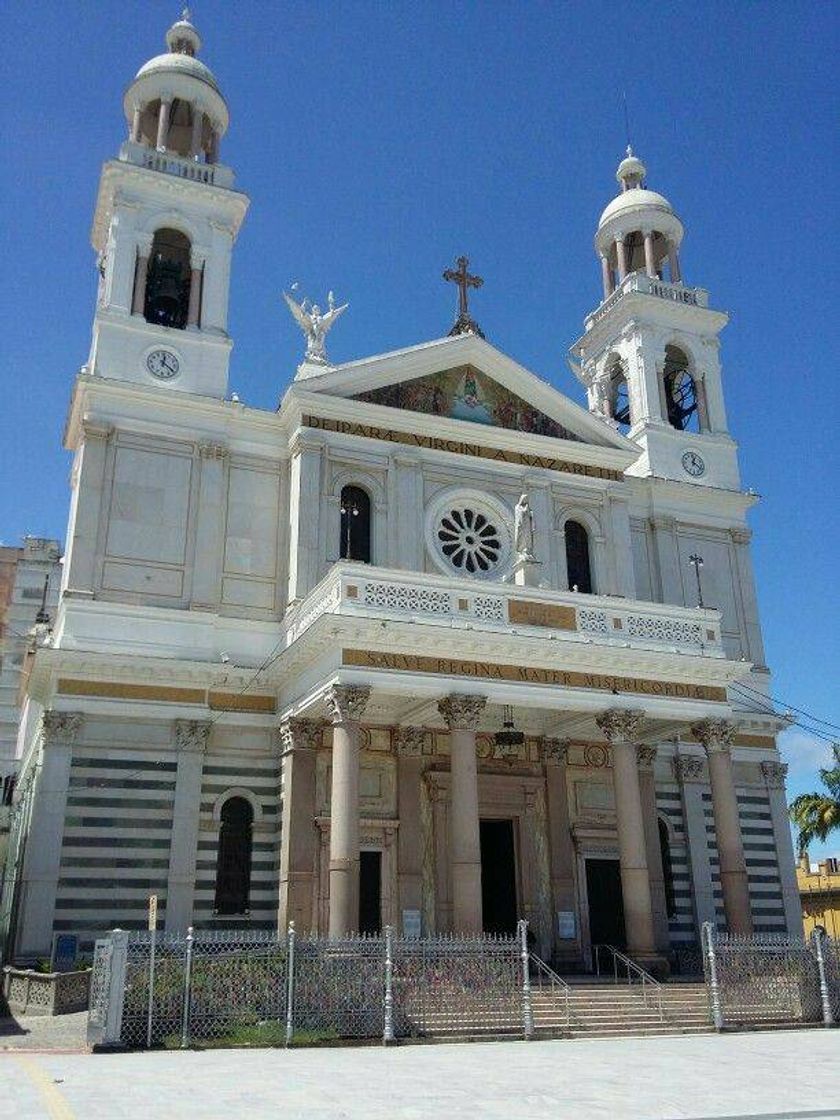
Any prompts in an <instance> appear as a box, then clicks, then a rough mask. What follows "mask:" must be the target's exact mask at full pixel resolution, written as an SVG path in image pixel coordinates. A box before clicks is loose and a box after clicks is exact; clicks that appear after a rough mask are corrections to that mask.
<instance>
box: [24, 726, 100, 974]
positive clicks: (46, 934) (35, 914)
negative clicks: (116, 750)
mask: <svg viewBox="0 0 840 1120" xmlns="http://www.w3.org/2000/svg"><path fill="white" fill-rule="evenodd" d="M83 719H84V717H83V715H82V713H81V712H59V711H53V710H51V709H50V710H48V711H45V712H44V715H43V721H42V725H41V766H40V773H39V774H38V781H37V785H36V787H35V796H34V799H33V805H32V816H31V821H32V824H31V828H30V832H29V836H28V838H27V842H26V856H25V859H24V866H23V876H22V877H23V882H22V884H21V886H22V890H21V894H20V909H19V911H18V914H19V917H18V923H17V928H18V931H19V932H18V944H17V952H18V954H19V955H21V956H49V955H50V952H51V950H52V932H53V921H54V920H55V898H56V893H57V891H58V877H59V872H60V868H61V842H62V839H63V837H64V822H65V818H66V815H67V793H68V790H69V788H70V766H71V764H72V761H73V748H74V747H75V745H76V742H77V740H78V737H79V733H80V732H81V729H82V723H83Z"/></svg>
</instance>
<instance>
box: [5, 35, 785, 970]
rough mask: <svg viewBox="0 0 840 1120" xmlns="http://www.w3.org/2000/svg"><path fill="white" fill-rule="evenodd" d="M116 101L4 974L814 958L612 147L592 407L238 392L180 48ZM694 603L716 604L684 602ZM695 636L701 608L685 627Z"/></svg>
mask: <svg viewBox="0 0 840 1120" xmlns="http://www.w3.org/2000/svg"><path fill="white" fill-rule="evenodd" d="M167 47H168V50H167V52H166V53H165V54H162V55H160V56H158V57H157V58H154V59H152V60H151V61H150V62H148V63H147V64H146V65H145V66H143V67H142V68H141V70H140V71H139V73H138V75H137V77H136V78H135V80H134V81H133V82H132V83H131V85H130V86H129V87H128V90H127V92H126V95H125V106H124V107H125V113H126V119H127V122H128V128H129V135H128V139H127V140H126V141H125V142H124V143H123V145H122V147H121V148H120V151H119V155H118V157H117V158H116V159H113V160H110V161H109V162H107V163H106V164H105V166H104V168H103V171H102V177H101V183H100V190H99V196H98V200H97V207H96V214H95V218H94V225H93V244H94V248H95V249H96V251H97V253H98V255H99V264H100V276H101V281H100V286H99V292H98V298H97V304H96V310H95V315H94V324H93V343H92V348H91V353H90V357H89V360H88V362H87V364H86V365H85V366H84V367H83V368H82V371H81V372H80V374H79V375H78V378H77V380H76V383H75V385H74V387H73V392H72V401H71V405H70V412H69V419H68V422H67V427H66V435H65V438H66V446H67V448H68V449H69V450H70V451H72V453H73V455H74V465H73V471H72V494H71V503H70V518H69V527H68V537H67V544H66V560H65V564H64V575H63V586H62V591H61V599H60V603H59V606H58V608H57V613H56V617H55V619H54V624H53V630H52V633H51V634H50V635H49V636H48V637H47V638H45V639H43V640H41V641H40V642H39V645H38V648H37V650H36V651H35V654H34V657H33V660H32V664H31V666H30V667H29V675H28V685H27V689H28V691H27V698H26V702H25V709H24V713H23V719H22V727H21V733H20V739H19V744H18V750H19V754H20V758H21V763H20V778H19V782H18V787H17V794H16V796H17V799H18V801H17V811H16V816H15V828H14V834H13V837H12V848H13V852H12V854H13V859H12V860H11V861H10V865H11V872H10V876H9V878H8V879H7V883H6V890H5V891H4V899H3V904H4V915H3V920H4V923H5V926H6V934H7V953H8V955H10V956H15V957H18V958H25V957H31V956H35V955H42V954H44V953H45V952H48V951H49V947H50V943H51V939H52V937H53V935H54V934H55V933H57V932H65V933H76V934H78V935H79V937H80V940H81V942H82V943H83V944H84V943H88V942H90V941H92V940H93V938H95V937H96V936H97V935H98V934H99V933H101V931H104V930H107V929H109V928H113V927H115V926H118V927H121V928H124V929H132V928H143V927H144V926H145V924H146V914H147V906H148V899H149V896H150V895H153V894H154V895H156V896H157V899H158V913H159V915H160V922H161V925H162V926H163V927H165V928H166V929H167V930H172V931H183V930H185V929H186V928H187V927H188V926H189V925H193V926H195V927H197V928H208V927H214V928H224V927H231V926H232V927H236V928H242V927H246V928H256V929H266V928H275V927H280V928H283V927H285V925H286V923H287V922H289V921H294V922H295V925H296V928H297V929H298V930H302V931H306V930H312V931H318V932H320V933H323V934H325V935H332V936H338V935H342V934H344V933H346V932H347V931H350V930H355V929H363V930H375V929H379V928H381V927H382V926H383V925H385V924H391V925H393V926H395V927H397V928H399V929H400V930H403V931H405V932H406V933H407V934H409V935H419V934H425V933H434V932H450V931H455V932H478V931H481V930H487V931H495V932H506V931H510V930H511V929H512V928H513V926H514V925H515V922H516V919H517V918H519V917H524V918H527V919H528V921H529V926H530V930H531V932H532V935H533V939H534V940H535V947H536V950H537V952H539V953H540V955H541V956H543V957H545V958H546V959H551V960H553V961H554V962H555V963H557V964H559V965H561V966H569V967H572V966H574V967H578V966H580V965H586V964H591V960H592V952H593V947H594V946H595V945H597V944H600V943H607V944H612V945H616V946H619V947H624V948H625V949H626V951H627V952H628V953H629V954H630V955H631V956H632V957H633V958H634V959H636V960H638V961H640V962H642V963H654V962H657V963H661V962H664V961H667V960H668V959H673V958H674V955H675V953H678V951H679V950H680V949H681V948H684V949H686V948H690V947H692V946H694V945H695V944H696V942H697V940H698V936H699V929H700V926H701V924H702V923H703V922H704V921H707V920H710V921H713V922H717V923H718V924H719V925H720V926H721V927H724V926H725V927H727V928H729V929H730V930H733V931H737V932H740V933H748V932H752V931H755V932H779V933H782V932H801V910H800V905H799V897H798V893H797V888H796V880H795V873H794V861H793V853H792V849H791V841H790V834H789V830H788V824H787V817H786V810H785V795H784V769H785V768H784V766H783V765H782V763H781V762H780V759H779V754H778V750H777V746H776V735H777V733H778V731H779V730H780V729H781V728H780V724H779V721H778V719H777V718H776V717H775V716H774V715H772V714H768V709H769V707H770V705H768V704H767V703H766V701H765V699H764V698H765V697H766V695H767V692H768V683H769V672H768V669H767V667H766V665H765V662H764V653H763V647H762V639H761V629H760V624H759V616H758V607H757V603H756V595H755V587H754V582H753V574H752V569H751V563H750V530H749V529H748V527H747V523H746V517H747V512H748V510H749V508H750V507H751V505H752V504H753V503H754V502H755V500H756V499H755V497H754V495H752V494H751V493H749V492H747V493H745V492H743V490H742V489H741V485H740V479H739V474H738V462H737V453H736V444H735V442H734V440H733V438H732V436H731V435H730V434H729V431H728V427H727V419H726V412H725V407H724V398H723V391H722V384H721V362H720V350H719V340H718V335H719V332H720V331H721V329H722V328H723V326H724V325H725V323H726V320H727V316H726V315H725V314H724V313H723V312H721V311H718V310H715V309H714V308H713V307H711V306H710V301H709V296H708V293H707V292H706V291H704V290H703V289H702V288H698V287H693V286H691V285H690V284H688V283H687V282H686V281H685V280H684V279H683V277H682V274H681V271H680V259H679V252H680V244H681V240H682V235H683V228H682V225H681V223H680V220H679V218H678V217H677V215H676V213H675V212H674V210H673V208H672V206H671V205H670V203H669V202H668V201H667V200H666V199H665V198H664V197H663V196H661V195H659V194H657V193H656V192H654V191H651V190H649V189H647V187H646V186H645V183H644V176H645V169H644V167H643V165H642V164H641V162H640V161H639V160H638V159H637V158H636V157H635V156H633V155H632V154H630V153H628V156H627V158H626V159H625V160H623V161H622V163H621V165H620V167H619V171H618V180H619V184H620V192H619V194H618V195H617V197H616V198H615V199H614V200H613V201H612V202H611V203H610V204H609V205H608V206H607V209H606V210H605V211H604V214H603V216H602V218H601V221H600V223H599V226H598V231H597V235H596V249H597V252H598V256H599V258H600V262H601V272H602V282H603V299H602V301H601V303H600V305H599V306H598V307H597V308H596V309H595V310H594V311H593V312H592V313H591V314H590V315H589V317H588V318H587V319H586V321H585V330H584V333H583V335H582V337H581V338H580V339H579V340H578V341H577V342H576V343H575V344H574V346H573V347H572V350H571V357H570V361H571V364H572V368H573V369H574V371H575V373H576V374H577V376H578V378H579V379H580V381H581V383H582V385H583V386H584V387H585V390H586V394H587V407H581V406H580V405H578V404H576V403H574V402H573V401H571V400H570V399H568V398H567V397H565V396H563V395H562V394H561V393H559V392H558V391H557V390H555V389H554V388H552V387H551V386H550V385H549V384H548V383H547V382H546V381H544V380H542V379H541V378H540V377H538V376H536V375H535V374H533V373H531V372H529V371H528V370H526V369H524V368H523V367H522V366H521V365H519V364H518V363H517V362H516V361H515V360H514V359H512V358H510V357H509V356H507V355H505V354H503V353H501V352H500V351H499V350H497V349H496V348H495V347H493V346H492V345H490V344H489V343H488V342H487V341H486V340H485V339H484V338H483V337H482V335H481V332H480V331H479V330H478V328H477V326H476V324H475V323H474V322H473V321H472V319H471V318H470V316H469V309H468V302H467V297H468V292H469V285H470V284H471V283H472V284H473V285H474V284H475V283H477V278H475V277H471V276H470V274H469V273H468V271H467V262H466V261H460V262H459V268H458V271H457V272H452V273H450V274H449V275H450V276H451V278H453V279H454V280H455V282H456V283H458V284H459V287H460V291H461V301H462V302H461V310H462V314H460V315H459V319H458V322H457V323H456V326H455V328H454V333H453V334H451V335H449V336H447V337H445V338H441V339H436V340H434V341H431V342H428V343H424V344H421V345H419V346H413V347H410V348H407V349H405V350H400V351H397V352H394V353H386V354H378V355H375V356H373V357H370V358H364V359H361V360H359V361H354V362H350V363H346V364H343V365H336V366H334V365H330V364H329V361H328V359H327V357H326V351H325V335H326V331H327V330H328V329H329V327H330V326H331V325H332V323H333V321H334V318H335V317H337V314H338V313H340V311H341V308H335V307H334V305H333V301H332V299H330V301H329V305H328V310H326V311H325V312H321V311H320V309H318V308H315V307H312V306H311V305H309V304H308V302H306V301H304V302H303V303H298V302H297V301H296V300H293V299H291V297H289V302H290V305H292V310H293V311H294V313H295V315H296V318H297V319H298V321H299V322H300V324H301V326H302V327H303V328H304V330H305V331H306V333H307V339H308V343H307V356H306V358H305V359H304V361H303V362H302V363H301V365H300V366H299V367H298V371H297V375H296V376H295V378H294V380H293V381H292V383H291V384H290V385H289V387H288V389H287V390H286V392H285V394H284V396H283V398H282V401H281V403H280V405H279V408H278V410H277V411H276V412H269V411H264V410H259V409H255V408H251V407H248V406H246V405H244V404H242V403H241V402H239V401H238V400H237V399H236V398H235V396H234V397H231V396H230V395H229V394H228V385H227V371H228V361H229V355H230V350H231V345H232V343H231V339H230V337H229V334H228V331H227V297H228V287H229V282H230V266H231V258H232V255H233V252H234V245H235V241H236V236H237V232H238V230H239V227H240V224H241V222H242V221H243V219H244V217H245V213H246V210H247V205H248V199H247V197H246V196H245V195H244V194H243V193H241V192H240V191H238V190H237V189H236V188H235V186H234V180H233V174H232V172H231V170H230V169H229V168H228V167H226V166H225V165H224V164H223V163H222V162H220V142H221V139H222V137H223V135H224V133H225V131H226V128H227V125H228V110H227V106H226V103H225V101H224V98H223V96H222V94H221V92H220V90H219V88H218V85H217V83H216V80H215V78H214V76H213V74H212V73H211V71H210V70H209V69H208V68H207V67H206V66H205V65H204V64H203V63H202V62H201V61H200V60H199V59H198V57H197V55H198V52H199V48H200V40H199V36H198V33H197V32H196V30H195V28H194V27H193V25H192V24H191V23H190V22H188V21H187V20H181V21H179V22H178V23H176V24H175V25H174V26H173V27H172V28H171V29H170V31H169V32H168V34H167ZM704 603H705V604H707V605H703V604H704ZM698 604H699V605H698Z"/></svg>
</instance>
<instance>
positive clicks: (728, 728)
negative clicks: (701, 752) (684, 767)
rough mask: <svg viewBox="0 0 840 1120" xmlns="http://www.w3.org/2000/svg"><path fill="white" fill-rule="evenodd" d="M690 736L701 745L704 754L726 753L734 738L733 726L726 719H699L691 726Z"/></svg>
mask: <svg viewBox="0 0 840 1120" xmlns="http://www.w3.org/2000/svg"><path fill="white" fill-rule="evenodd" d="M691 734H692V735H693V736H694V738H695V739H697V740H698V741H699V742H701V743H702V744H703V747H704V748H705V751H706V754H712V753H714V752H715V751H728V750H729V748H730V746H731V745H732V740H733V738H734V737H735V724H734V723H733V722H732V721H731V720H728V719H701V720H700V722H699V723H693V724H692V725H691Z"/></svg>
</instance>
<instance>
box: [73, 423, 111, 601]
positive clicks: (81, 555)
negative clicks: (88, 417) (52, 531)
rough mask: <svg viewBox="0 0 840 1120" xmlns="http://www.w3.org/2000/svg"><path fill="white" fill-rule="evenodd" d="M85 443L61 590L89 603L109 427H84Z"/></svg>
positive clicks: (77, 461) (77, 473) (77, 472)
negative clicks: (87, 600) (63, 589)
mask: <svg viewBox="0 0 840 1120" xmlns="http://www.w3.org/2000/svg"><path fill="white" fill-rule="evenodd" d="M83 432H84V441H83V442H82V445H81V447H80V448H79V450H78V451H77V452H76V459H75V462H74V464H73V476H72V478H73V490H74V494H73V497H72V501H71V512H70V532H69V540H68V546H67V555H66V557H65V560H64V564H65V572H64V588H65V594H66V595H67V596H68V597H70V598H86V599H92V598H93V594H94V590H95V585H96V570H97V545H98V541H99V523H100V517H101V511H102V506H103V494H104V492H105V489H106V487H105V468H106V463H107V460H108V446H109V442H110V440H111V437H112V436H113V434H114V429H113V427H112V426H111V425H110V424H94V423H92V422H90V421H87V422H85V423H84V424H83Z"/></svg>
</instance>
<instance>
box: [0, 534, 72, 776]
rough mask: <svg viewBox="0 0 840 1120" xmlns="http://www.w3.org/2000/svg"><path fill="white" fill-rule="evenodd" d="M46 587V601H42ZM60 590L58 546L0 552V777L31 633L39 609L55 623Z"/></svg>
mask: <svg viewBox="0 0 840 1120" xmlns="http://www.w3.org/2000/svg"><path fill="white" fill-rule="evenodd" d="M45 583H46V599H45V598H44V592H45ZM60 586H61V545H60V544H59V542H58V541H53V540H44V539H43V538H41V537H25V538H24V541H23V546H22V547H21V548H9V547H5V546H4V547H2V548H0V774H2V777H3V778H5V777H6V775H7V774H11V773H14V766H15V750H16V745H17V735H18V723H19V718H20V696H19V693H20V683H21V673H22V671H23V662H24V656H25V654H26V650H27V648H28V645H29V643H30V640H31V639H30V637H29V634H30V631H31V630H32V627H33V626H34V625H35V619H36V617H37V615H38V612H39V611H40V610H41V607H42V605H43V606H44V607H45V609H46V611H47V612H48V613H49V615H50V617H51V618H53V619H54V618H55V613H56V608H57V606H58V593H59V588H60Z"/></svg>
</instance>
